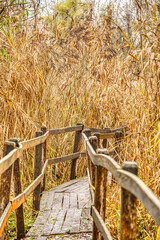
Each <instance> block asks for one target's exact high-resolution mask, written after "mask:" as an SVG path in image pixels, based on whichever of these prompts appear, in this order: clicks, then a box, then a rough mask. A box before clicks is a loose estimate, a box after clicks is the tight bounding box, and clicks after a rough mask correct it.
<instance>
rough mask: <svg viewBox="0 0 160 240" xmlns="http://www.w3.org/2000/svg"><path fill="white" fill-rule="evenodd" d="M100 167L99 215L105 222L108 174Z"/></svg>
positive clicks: (101, 239)
mask: <svg viewBox="0 0 160 240" xmlns="http://www.w3.org/2000/svg"><path fill="white" fill-rule="evenodd" d="M102 152H103V151H101V150H99V151H98V152H97V153H99V154H102ZM100 168H101V174H102V176H101V177H102V182H101V185H100V202H101V207H100V215H101V217H102V219H103V221H104V222H105V215H106V193H107V175H108V170H107V169H105V168H103V167H100ZM103 239H104V238H103V236H102V235H101V236H100V240H103Z"/></svg>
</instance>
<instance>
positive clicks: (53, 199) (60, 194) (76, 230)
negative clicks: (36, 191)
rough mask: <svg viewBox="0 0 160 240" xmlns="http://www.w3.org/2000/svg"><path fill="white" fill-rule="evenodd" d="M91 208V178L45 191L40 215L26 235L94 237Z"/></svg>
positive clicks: (42, 239) (39, 239)
mask: <svg viewBox="0 0 160 240" xmlns="http://www.w3.org/2000/svg"><path fill="white" fill-rule="evenodd" d="M90 208H91V199H90V192H89V184H88V178H82V179H78V180H72V181H69V182H66V183H64V184H62V185H60V186H58V187H56V188H54V189H51V190H50V191H48V192H44V193H43V195H42V199H41V206H40V212H39V214H38V217H37V219H36V221H35V222H34V224H33V226H32V228H31V229H30V230H29V232H28V233H27V237H26V238H25V239H27V240H31V239H36V240H48V239H60V240H61V239H66V240H67V239H75V240H76V239H77V240H78V239H82V240H83V239H91V232H92V220H91V216H90Z"/></svg>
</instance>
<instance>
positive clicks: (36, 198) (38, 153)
mask: <svg viewBox="0 0 160 240" xmlns="http://www.w3.org/2000/svg"><path fill="white" fill-rule="evenodd" d="M42 135H43V132H42V131H39V132H36V137H39V136H42ZM42 148H43V144H39V145H37V146H36V147H35V161H34V179H36V178H37V177H38V176H39V175H40V174H41V170H42ZM40 194H41V183H40V184H39V185H38V186H37V187H36V188H35V190H34V192H33V209H34V210H40Z"/></svg>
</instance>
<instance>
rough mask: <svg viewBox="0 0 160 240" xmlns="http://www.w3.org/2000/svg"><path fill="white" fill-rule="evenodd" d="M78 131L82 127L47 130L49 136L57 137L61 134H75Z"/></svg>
mask: <svg viewBox="0 0 160 240" xmlns="http://www.w3.org/2000/svg"><path fill="white" fill-rule="evenodd" d="M79 130H83V126H82V125H77V126H75V127H66V128H57V129H53V130H49V133H50V134H51V135H57V134H61V133H68V132H76V131H79Z"/></svg>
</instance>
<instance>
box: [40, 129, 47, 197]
mask: <svg viewBox="0 0 160 240" xmlns="http://www.w3.org/2000/svg"><path fill="white" fill-rule="evenodd" d="M41 131H42V132H43V134H45V133H46V132H47V128H46V126H42V127H41ZM46 156H47V140H46V141H45V142H44V143H43V157H42V165H43V166H44V164H45V162H46ZM43 166H42V167H43ZM45 187H46V174H45V175H44V178H43V184H42V187H41V192H43V191H45Z"/></svg>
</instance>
